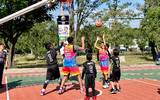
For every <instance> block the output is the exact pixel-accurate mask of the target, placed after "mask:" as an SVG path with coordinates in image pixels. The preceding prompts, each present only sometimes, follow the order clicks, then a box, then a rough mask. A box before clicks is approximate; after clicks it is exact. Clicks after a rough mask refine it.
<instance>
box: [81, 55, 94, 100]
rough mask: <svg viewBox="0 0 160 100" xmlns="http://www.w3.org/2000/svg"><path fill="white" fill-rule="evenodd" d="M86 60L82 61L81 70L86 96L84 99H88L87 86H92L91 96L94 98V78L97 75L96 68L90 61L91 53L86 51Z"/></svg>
mask: <svg viewBox="0 0 160 100" xmlns="http://www.w3.org/2000/svg"><path fill="white" fill-rule="evenodd" d="M86 58H87V61H86V62H84V63H83V71H82V80H83V78H84V76H85V88H86V97H85V99H84V100H89V88H92V96H93V97H92V98H93V100H96V93H95V92H96V91H95V78H96V75H97V70H96V66H95V63H94V62H93V61H92V54H91V53H88V54H87V55H86Z"/></svg>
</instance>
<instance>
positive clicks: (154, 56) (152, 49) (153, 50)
mask: <svg viewBox="0 0 160 100" xmlns="http://www.w3.org/2000/svg"><path fill="white" fill-rule="evenodd" d="M149 46H150V47H151V53H152V57H153V60H154V61H156V56H157V53H156V50H155V47H156V46H155V42H154V41H149Z"/></svg>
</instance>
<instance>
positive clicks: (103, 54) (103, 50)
mask: <svg viewBox="0 0 160 100" xmlns="http://www.w3.org/2000/svg"><path fill="white" fill-rule="evenodd" d="M104 38H105V36H104V34H103V42H102V43H101V46H100V47H99V46H97V42H98V40H100V38H99V37H97V40H96V42H95V44H94V46H95V48H97V49H98V50H99V60H100V68H101V71H102V75H103V88H108V87H109V85H108V70H109V64H108V62H109V56H108V52H107V49H108V48H107V47H106V45H105V44H106V43H105V39H104Z"/></svg>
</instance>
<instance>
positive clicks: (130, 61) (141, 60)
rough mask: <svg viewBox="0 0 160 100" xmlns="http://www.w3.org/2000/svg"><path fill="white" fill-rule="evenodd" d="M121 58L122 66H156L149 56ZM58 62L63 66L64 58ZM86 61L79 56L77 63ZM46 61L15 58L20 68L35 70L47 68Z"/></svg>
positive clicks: (95, 59) (125, 54) (133, 55)
mask: <svg viewBox="0 0 160 100" xmlns="http://www.w3.org/2000/svg"><path fill="white" fill-rule="evenodd" d="M120 56H123V58H124V59H125V62H123V61H122V62H121V64H122V65H135V64H154V62H153V61H152V57H151V56H150V55H149V54H144V55H142V54H138V53H137V54H135V53H124V54H121V55H120ZM57 58H58V62H59V63H60V64H62V61H63V60H62V56H60V55H58V56H57ZM85 61H86V57H85V55H82V56H78V57H77V62H78V64H82V63H83V62H85ZM93 61H95V62H97V58H96V55H94V56H93ZM45 63H46V62H45V60H44V59H39V60H35V59H34V56H32V55H16V56H15V65H16V67H18V68H27V67H29V68H33V67H45V66H46V64H45Z"/></svg>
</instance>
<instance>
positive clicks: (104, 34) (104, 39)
mask: <svg viewBox="0 0 160 100" xmlns="http://www.w3.org/2000/svg"><path fill="white" fill-rule="evenodd" d="M103 43H104V45H106V41H105V34H103Z"/></svg>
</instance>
